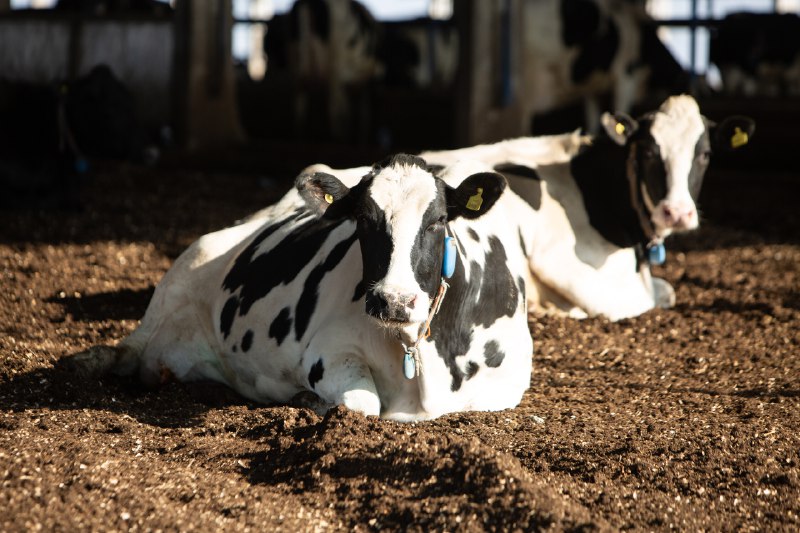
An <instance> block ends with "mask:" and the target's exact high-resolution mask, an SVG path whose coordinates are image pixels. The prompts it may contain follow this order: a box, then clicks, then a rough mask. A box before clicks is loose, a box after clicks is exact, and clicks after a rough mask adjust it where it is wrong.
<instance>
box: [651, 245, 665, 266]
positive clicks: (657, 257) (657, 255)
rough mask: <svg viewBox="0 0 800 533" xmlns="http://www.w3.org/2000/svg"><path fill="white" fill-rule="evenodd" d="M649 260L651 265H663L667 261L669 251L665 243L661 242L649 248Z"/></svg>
mask: <svg viewBox="0 0 800 533" xmlns="http://www.w3.org/2000/svg"><path fill="white" fill-rule="evenodd" d="M647 260H648V262H649V263H650V264H651V265H663V264H664V261H666V260H667V250H666V249H665V248H664V243H662V242H659V243H656V244H652V245H650V246H648V247H647Z"/></svg>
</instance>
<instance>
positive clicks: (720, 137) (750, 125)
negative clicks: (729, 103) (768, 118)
mask: <svg viewBox="0 0 800 533" xmlns="http://www.w3.org/2000/svg"><path fill="white" fill-rule="evenodd" d="M755 131H756V123H755V121H754V120H753V119H751V118H749V117H744V116H741V115H734V116H732V117H728V118H726V119H725V120H723V121H722V122H720V123H719V124H714V125H712V126H711V139H712V140H713V142H714V145H713V146H714V149H715V150H723V151H727V152H730V151H733V150H736V149H737V148H741V147H742V146H744V145H746V144H747V143H749V142H750V138H751V137H752V136H753V133H754V132H755Z"/></svg>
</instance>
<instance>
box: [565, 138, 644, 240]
mask: <svg viewBox="0 0 800 533" xmlns="http://www.w3.org/2000/svg"><path fill="white" fill-rule="evenodd" d="M570 170H571V172H572V176H573V177H574V179H575V183H576V184H577V185H578V188H579V189H580V191H581V195H582V196H583V203H584V206H585V208H586V212H587V215H588V216H589V223H590V224H591V225H592V227H594V228H595V229H596V230H597V231H598V232H599V233H600V234H601V235H602V236H603V237H604V238H605V239H606V240H607V241H609V242H611V243H612V244H614V245H616V246H618V247H620V248H629V247H636V248H637V249H638V248H640V247H642V248H643V247H646V246H647V245H648V244H649V243H650V242H651V241H652V240H653V237H654V235H655V232H654V230H653V227H652V225H651V223H650V219H649V215H648V213H647V211H646V209H645V206H644V202H643V201H642V199H641V196H640V192H639V190H638V189H639V188H638V178H637V176H636V168H635V160H634V159H633V158H632V157H628V149H627V147H624V146H619V145H617V144H616V143H614V142H612V141H611V140H610V139H607V138H605V137H600V138H596V139H594V141H593V142H592V143H591V144H590V145H588V146H587V147H586V148H584V149H583V150H582V151H581V152H580V153H579V154H578V155H576V156H575V157H574V158H573V159H572V161H571V163H570Z"/></svg>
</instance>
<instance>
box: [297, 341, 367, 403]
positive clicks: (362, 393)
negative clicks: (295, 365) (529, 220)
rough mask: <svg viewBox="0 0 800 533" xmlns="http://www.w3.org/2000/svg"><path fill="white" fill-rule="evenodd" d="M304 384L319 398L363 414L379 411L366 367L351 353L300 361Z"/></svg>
mask: <svg viewBox="0 0 800 533" xmlns="http://www.w3.org/2000/svg"><path fill="white" fill-rule="evenodd" d="M303 366H304V368H305V370H306V372H307V373H306V379H307V384H308V388H309V390H310V391H312V392H314V393H316V394H317V396H319V397H320V398H321V399H322V401H323V402H325V403H328V404H331V405H344V406H345V407H347V408H348V409H352V410H353V411H358V412H359V413H363V414H365V415H367V416H369V415H372V416H379V415H380V414H381V400H380V397H379V396H378V390H377V388H376V387H375V382H374V380H373V378H372V372H370V369H369V367H368V366H367V365H366V364H365V363H364V362H363V361H360V360H359V359H357V358H355V357H352V356H339V357H330V356H322V357H317V358H313V357H312V358H310V359H309V360H308V361H306V362H305V364H304V365H303Z"/></svg>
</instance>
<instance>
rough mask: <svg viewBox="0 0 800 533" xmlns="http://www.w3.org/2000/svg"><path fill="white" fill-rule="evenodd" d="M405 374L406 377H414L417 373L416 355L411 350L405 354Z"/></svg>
mask: <svg viewBox="0 0 800 533" xmlns="http://www.w3.org/2000/svg"><path fill="white" fill-rule="evenodd" d="M403 375H404V376H405V377H406V379H414V377H415V376H416V375H417V363H416V362H415V361H414V356H413V355H412V354H411V352H406V354H405V355H404V356H403Z"/></svg>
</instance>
